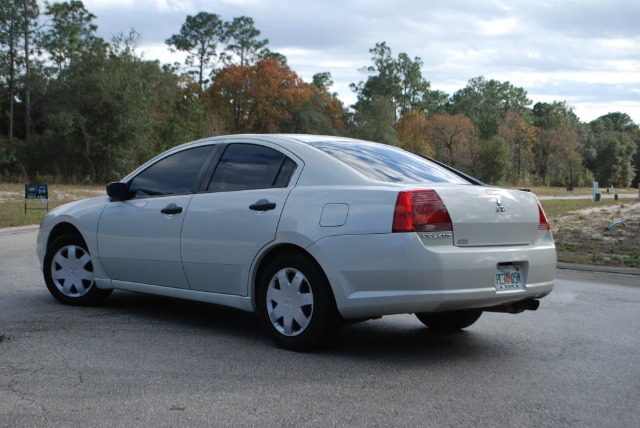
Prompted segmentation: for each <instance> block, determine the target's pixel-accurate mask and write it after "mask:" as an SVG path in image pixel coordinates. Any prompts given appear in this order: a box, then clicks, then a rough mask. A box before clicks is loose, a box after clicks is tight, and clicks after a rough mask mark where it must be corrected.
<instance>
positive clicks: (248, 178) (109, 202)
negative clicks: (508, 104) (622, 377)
mask: <svg viewBox="0 0 640 428" xmlns="http://www.w3.org/2000/svg"><path fill="white" fill-rule="evenodd" d="M106 193H107V194H106V195H104V196H99V197H95V198H92V199H87V200H83V201H78V202H74V203H71V204H68V205H64V206H62V207H59V208H57V209H54V210H52V211H51V212H50V213H49V214H48V215H47V216H46V217H45V219H44V220H43V222H42V224H41V227H40V232H39V234H38V244H37V246H38V248H37V250H38V257H39V259H40V262H41V263H42V268H43V273H44V278H45V282H46V285H47V288H48V289H49V291H50V292H51V294H52V295H53V296H54V297H55V298H56V299H58V300H59V301H60V302H62V303H65V304H68V305H92V304H97V303H99V302H101V301H102V300H103V299H104V298H106V297H107V296H108V295H109V294H110V293H111V291H112V290H114V289H120V290H129V291H136V292H142V293H150V294H158V295H163V296H170V297H175V298H183V299H191V300H197V301H202V302H210V303H215V304H220V305H226V306H231V307H234V308H238V309H242V310H246V311H257V312H258V313H259V315H260V318H261V320H262V322H263V324H264V326H265V328H266V330H267V332H268V333H269V334H270V336H271V337H272V338H273V339H274V340H275V342H276V343H277V344H279V345H280V346H283V347H285V348H288V349H293V350H309V349H313V348H316V347H318V346H321V345H323V344H325V343H326V342H327V341H328V340H329V339H330V338H331V337H332V336H333V335H334V333H335V332H336V330H337V329H338V328H339V326H340V325H341V324H343V323H345V322H353V321H357V320H365V319H370V318H374V317H380V316H383V315H389V314H398V313H415V314H416V316H417V318H418V319H419V320H420V321H421V322H422V323H424V324H425V325H426V326H428V327H429V328H433V329H440V330H446V331H453V330H459V329H462V328H466V327H469V326H470V325H472V324H473V323H474V322H475V321H476V320H477V319H478V318H479V317H480V316H481V314H482V312H483V311H496V312H507V313H519V312H522V311H524V310H535V309H537V308H538V305H539V299H540V298H541V297H544V296H545V295H547V294H549V292H551V290H552V288H553V279H554V278H553V274H554V271H555V263H556V254H555V247H554V244H553V239H552V236H551V232H550V227H549V223H548V221H547V218H546V216H545V214H544V211H543V210H542V207H541V206H540V204H539V202H538V200H537V199H536V197H535V195H533V194H532V193H529V192H523V191H518V190H507V189H501V188H497V187H491V186H487V185H485V184H483V183H481V182H479V181H478V180H475V179H473V178H472V177H469V176H467V175H466V174H464V173H461V172H459V171H456V170H455V169H453V168H450V167H448V166H446V165H443V164H441V163H438V162H435V161H432V160H428V159H425V158H422V157H420V156H417V155H414V154H412V153H409V152H406V151H404V150H401V149H398V148H395V147H391V146H387V145H382V144H376V143H372V142H367V141H361V140H353V139H348V138H342V137H325V136H313V135H233V136H223V137H215V138H209V139H204V140H199V141H195V142H192V143H188V144H185V145H182V146H179V147H176V148H174V149H171V150H169V151H167V152H165V153H163V154H161V155H159V156H157V157H155V158H154V159H152V160H150V161H149V162H147V163H146V164H144V165H142V166H141V167H140V168H138V169H137V170H135V171H134V172H132V173H131V174H130V175H128V176H127V177H125V178H123V179H122V180H121V181H120V182H116V183H110V184H109V185H107V192H106Z"/></svg>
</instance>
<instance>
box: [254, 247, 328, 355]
mask: <svg viewBox="0 0 640 428" xmlns="http://www.w3.org/2000/svg"><path fill="white" fill-rule="evenodd" d="M278 308H280V309H278ZM258 312H259V315H260V320H261V321H262V324H263V326H264V327H265V329H266V330H267V332H268V334H269V336H271V338H272V339H273V340H274V341H275V342H276V343H277V344H278V345H279V346H281V347H283V348H285V349H290V350H292V351H310V350H313V349H317V348H319V347H321V346H323V345H325V344H326V343H327V342H328V341H329V340H330V339H331V338H332V337H333V336H334V335H335V333H336V331H337V330H338V327H339V315H338V311H337V309H336V304H335V300H334V298H333V294H332V292H331V288H330V286H329V283H328V281H327V279H326V278H325V276H324V273H323V272H322V271H321V270H320V268H319V267H318V265H317V264H316V263H314V262H313V261H312V260H310V259H309V258H308V257H305V256H304V255H301V254H296V253H291V254H283V255H280V256H278V257H277V258H275V259H274V260H273V261H272V262H271V263H269V265H268V266H267V269H266V270H265V272H264V274H263V275H262V278H261V279H260V283H259V284H258Z"/></svg>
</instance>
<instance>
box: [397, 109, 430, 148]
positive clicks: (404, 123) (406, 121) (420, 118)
mask: <svg viewBox="0 0 640 428" xmlns="http://www.w3.org/2000/svg"><path fill="white" fill-rule="evenodd" d="M427 125H428V121H427V118H426V116H425V115H424V113H422V112H418V111H415V112H411V113H407V114H405V115H404V116H403V117H402V118H401V119H400V120H399V121H398V124H397V126H396V133H397V135H398V139H399V140H400V143H401V144H402V145H401V147H402V148H403V149H405V150H408V151H410V152H413V153H417V154H419V155H422V156H427V157H430V156H433V155H434V153H435V151H434V148H433V145H432V144H431V141H430V139H429V130H428V128H427Z"/></svg>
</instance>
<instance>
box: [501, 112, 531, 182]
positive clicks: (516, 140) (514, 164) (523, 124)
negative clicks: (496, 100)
mask: <svg viewBox="0 0 640 428" xmlns="http://www.w3.org/2000/svg"><path fill="white" fill-rule="evenodd" d="M498 135H499V136H500V137H502V138H503V139H504V140H505V142H506V143H507V145H508V147H509V149H510V152H511V155H512V159H511V162H510V168H509V173H508V177H507V178H508V179H509V181H510V182H511V183H513V184H518V185H524V184H526V181H527V178H526V177H527V174H528V173H529V172H530V171H531V169H532V166H533V147H534V145H535V143H536V140H537V132H536V128H535V127H534V126H533V125H531V124H529V123H528V122H527V120H526V118H525V116H524V113H523V112H521V111H517V110H510V111H508V112H507V113H506V114H505V115H504V117H502V118H501V119H499V120H498ZM503 178H504V177H503Z"/></svg>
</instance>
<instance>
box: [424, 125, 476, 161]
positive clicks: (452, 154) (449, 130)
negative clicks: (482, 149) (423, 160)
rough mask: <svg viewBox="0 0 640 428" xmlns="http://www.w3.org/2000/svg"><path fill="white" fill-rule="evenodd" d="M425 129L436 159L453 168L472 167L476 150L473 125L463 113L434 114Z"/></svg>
mask: <svg viewBox="0 0 640 428" xmlns="http://www.w3.org/2000/svg"><path fill="white" fill-rule="evenodd" d="M427 129H428V132H429V138H430V140H431V143H432V144H433V147H434V149H435V155H434V157H435V159H436V160H439V161H442V162H444V163H447V164H449V165H451V166H452V167H454V168H463V169H466V170H468V171H469V170H470V169H472V167H473V164H474V161H475V160H474V154H475V151H476V148H475V147H473V146H474V142H475V138H474V126H473V123H471V121H470V120H469V119H468V118H467V117H466V116H465V115H463V114H457V115H453V116H452V115H435V116H433V117H432V118H431V119H429V120H428V121H427ZM469 172H471V171H469Z"/></svg>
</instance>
